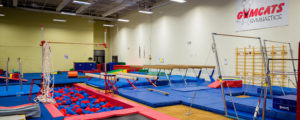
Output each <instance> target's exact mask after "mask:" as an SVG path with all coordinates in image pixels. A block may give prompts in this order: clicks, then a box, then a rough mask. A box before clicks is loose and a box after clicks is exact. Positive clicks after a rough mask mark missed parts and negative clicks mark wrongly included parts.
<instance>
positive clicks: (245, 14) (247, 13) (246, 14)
mask: <svg viewBox="0 0 300 120" xmlns="http://www.w3.org/2000/svg"><path fill="white" fill-rule="evenodd" d="M243 12H244V18H248V17H249V12H250V8H249V10H248V12H246V10H245V9H244V10H243Z"/></svg>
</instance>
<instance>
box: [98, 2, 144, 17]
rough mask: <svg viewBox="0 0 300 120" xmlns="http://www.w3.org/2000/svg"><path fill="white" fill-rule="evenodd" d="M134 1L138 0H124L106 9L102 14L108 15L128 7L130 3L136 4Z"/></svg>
mask: <svg viewBox="0 0 300 120" xmlns="http://www.w3.org/2000/svg"><path fill="white" fill-rule="evenodd" d="M136 2H138V0H129V1H126V0H125V1H123V2H122V4H121V5H119V6H117V7H115V8H113V9H111V10H108V11H106V12H105V13H103V14H102V16H103V17H106V16H109V15H111V14H114V13H116V12H119V11H121V10H123V9H125V8H127V7H129V6H132V5H134V4H136Z"/></svg>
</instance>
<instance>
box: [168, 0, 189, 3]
mask: <svg viewBox="0 0 300 120" xmlns="http://www.w3.org/2000/svg"><path fill="white" fill-rule="evenodd" d="M170 1H172V2H177V3H185V2H186V0H170Z"/></svg>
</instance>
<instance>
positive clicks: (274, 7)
mask: <svg viewBox="0 0 300 120" xmlns="http://www.w3.org/2000/svg"><path fill="white" fill-rule="evenodd" d="M277 6H278V5H277V4H275V5H272V14H273V13H274V12H275V10H276V8H277Z"/></svg>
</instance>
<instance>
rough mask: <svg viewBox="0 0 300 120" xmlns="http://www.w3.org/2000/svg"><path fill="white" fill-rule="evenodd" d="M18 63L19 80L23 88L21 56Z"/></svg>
mask: <svg viewBox="0 0 300 120" xmlns="http://www.w3.org/2000/svg"><path fill="white" fill-rule="evenodd" d="M18 63H19V82H20V85H21V90H23V81H22V76H23V75H22V64H21V58H18Z"/></svg>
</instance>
